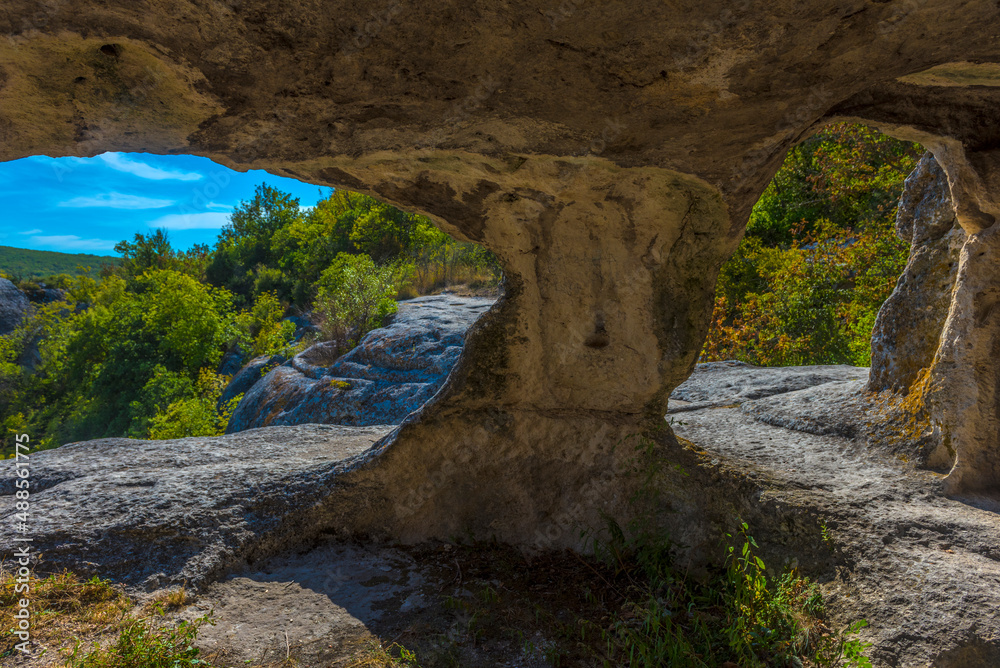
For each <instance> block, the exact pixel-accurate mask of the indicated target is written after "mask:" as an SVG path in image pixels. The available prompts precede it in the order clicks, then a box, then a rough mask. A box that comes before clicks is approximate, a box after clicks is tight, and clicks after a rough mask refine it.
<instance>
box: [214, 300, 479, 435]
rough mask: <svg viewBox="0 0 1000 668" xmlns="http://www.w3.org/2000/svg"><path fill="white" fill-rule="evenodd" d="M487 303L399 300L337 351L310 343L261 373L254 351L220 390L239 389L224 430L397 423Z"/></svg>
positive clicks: (446, 369) (440, 377) (437, 381)
mask: <svg viewBox="0 0 1000 668" xmlns="http://www.w3.org/2000/svg"><path fill="white" fill-rule="evenodd" d="M492 305H493V300H492V299H481V298H474V297H457V296H454V295H438V296H432V297H418V298H417V299H411V300H408V301H404V302H400V304H399V312H398V313H397V314H396V315H395V317H394V318H393V320H392V323H391V324H389V326H387V327H383V328H381V329H376V330H374V331H372V332H369V333H368V334H367V335H365V337H364V338H363V339H362V340H361V342H360V343H359V344H358V346H357V347H356V348H354V349H353V350H351V351H349V352H348V353H347V354H345V355H343V356H341V357H337V356H336V345H335V344H333V343H318V344H315V345H313V346H311V347H310V348H308V349H307V350H305V351H303V352H302V353H300V354H298V355H296V356H295V357H293V358H292V359H291V360H288V361H287V362H285V363H284V364H282V365H281V366H277V367H275V368H274V369H272V370H271V371H269V372H267V375H265V376H264V377H263V378H261V375H262V373H261V372H262V371H263V370H264V368H265V366H266V365H267V364H268V363H269V362H270V360H268V359H265V358H258V359H257V360H254V362H253V363H251V364H250V365H248V366H247V367H246V368H244V370H243V371H241V372H240V374H239V375H238V376H236V377H235V378H234V379H233V382H232V383H231V385H230V388H233V389H232V390H230V388H226V396H229V395H232V396H235V395H236V394H239V393H242V392H246V395H245V396H244V397H243V400H242V401H241V402H240V404H239V406H238V407H237V409H236V411H234V412H233V416H232V418H231V419H230V421H229V426H228V429H227V431H228V432H229V433H233V432H237V431H242V430H244V429H252V428H254V427H265V426H271V425H293V424H309V423H312V424H344V425H355V426H363V425H373V424H398V423H399V422H401V421H402V420H403V418H405V417H406V416H407V415H409V414H410V413H412V412H413V411H415V410H417V409H418V408H420V406H422V405H423V404H424V403H425V402H426V401H427V400H428V399H430V398H431V397H432V396H434V393H435V392H437V391H438V389H440V388H441V386H442V385H443V384H444V381H445V379H446V378H447V377H448V374H449V373H450V372H451V369H452V367H453V366H454V365H455V363H456V362H457V361H458V358H459V357H460V356H461V354H462V349H463V347H464V345H465V332H466V330H468V329H469V327H470V326H471V325H472V323H474V322H475V321H476V320H477V319H478V318H479V317H480V316H481V315H482V314H483V313H485V312H486V311H487V310H489V308H490V306H492ZM224 398H225V397H224Z"/></svg>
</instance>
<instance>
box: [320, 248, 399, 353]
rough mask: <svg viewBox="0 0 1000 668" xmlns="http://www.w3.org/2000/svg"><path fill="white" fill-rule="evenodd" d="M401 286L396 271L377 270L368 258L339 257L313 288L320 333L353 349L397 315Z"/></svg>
mask: <svg viewBox="0 0 1000 668" xmlns="http://www.w3.org/2000/svg"><path fill="white" fill-rule="evenodd" d="M400 283H401V277H400V271H399V269H398V267H395V266H381V267H380V266H378V265H376V264H375V262H374V261H373V260H372V259H371V258H370V257H368V256H367V255H348V254H347V253H341V254H340V255H338V256H337V258H336V259H335V260H334V261H333V264H331V265H330V267H329V268H328V269H327V270H326V271H324V272H323V274H322V276H321V277H320V280H319V281H318V282H317V284H316V288H317V296H316V308H315V311H316V313H317V314H318V315H319V316H320V331H321V332H322V333H323V335H324V337H325V338H326V339H327V340H330V341H336V342H339V343H341V344H342V345H343V346H344V347H345V348H352V347H354V346H355V345H357V342H358V341H360V340H361V337H363V336H364V335H365V334H367V333H368V332H370V331H371V330H373V329H376V328H378V327H381V326H382V323H383V322H384V320H385V318H386V317H387V316H389V315H392V314H393V313H395V312H396V310H397V308H398V307H397V305H396V300H395V296H396V294H397V293H398V292H399V288H400Z"/></svg>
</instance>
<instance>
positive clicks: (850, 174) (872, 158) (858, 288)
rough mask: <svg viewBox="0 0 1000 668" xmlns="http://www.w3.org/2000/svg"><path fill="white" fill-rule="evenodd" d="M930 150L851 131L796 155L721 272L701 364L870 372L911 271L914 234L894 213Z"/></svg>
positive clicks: (837, 131)
mask: <svg viewBox="0 0 1000 668" xmlns="http://www.w3.org/2000/svg"><path fill="white" fill-rule="evenodd" d="M922 153H923V149H922V147H921V146H919V145H918V144H915V143H912V142H905V141H900V140H897V139H893V138H891V137H889V136H887V135H884V134H881V133H879V132H878V131H877V130H874V129H872V128H869V127H867V126H864V125H859V124H852V123H840V124H835V125H831V126H828V127H826V128H824V129H823V130H821V131H820V132H819V133H817V134H815V135H813V136H812V137H810V138H808V139H806V140H805V141H803V142H802V143H800V144H799V145H797V146H796V147H795V148H793V149H792V150H791V151H790V152H789V154H788V156H787V157H786V159H785V162H784V164H783V165H782V167H781V168H780V170H779V171H778V172H777V174H776V175H775V176H774V178H773V179H772V181H771V182H770V183H769V184H768V186H767V189H766V190H765V191H764V194H763V195H762V196H761V198H760V200H759V201H758V202H757V204H756V205H755V206H754V208H753V212H752V214H751V216H750V222H749V224H748V226H747V230H746V234H745V236H744V237H743V240H742V242H741V243H740V245H739V247H738V249H737V250H736V253H735V254H734V255H733V256H732V257H731V258H730V259H729V261H728V262H726V264H725V265H724V266H723V268H722V271H721V273H720V276H719V281H718V286H717V290H716V298H715V307H714V313H713V322H712V329H711V332H710V334H709V336H708V340H707V343H706V345H705V348H704V351H703V353H702V361H716V360H732V359H735V360H740V361H743V362H747V363H750V364H754V365H757V366H793V365H794V366H801V365H817V364H847V365H852V366H859V367H867V366H869V365H870V364H871V359H872V356H871V351H872V347H871V336H872V330H873V328H874V327H875V324H876V318H877V314H878V312H879V309H880V308H881V307H882V304H883V302H885V300H886V299H887V298H889V296H890V294H892V292H893V288H894V286H895V285H896V282H897V279H898V278H899V277H900V275H901V274H902V273H903V269H904V267H905V266H906V261H907V255H908V253H909V247H910V238H908V237H907V238H904V237H905V236H906V234H912V230H911V229H902V228H897V224H896V218H897V209H898V206H899V202H900V197H901V196H902V194H903V189H904V181H905V179H906V178H907V176H908V175H909V174H911V173H912V172H913V171H914V170H915V169H916V168H917V165H918V162H919V160H920V157H921V155H922ZM911 227H912V226H911Z"/></svg>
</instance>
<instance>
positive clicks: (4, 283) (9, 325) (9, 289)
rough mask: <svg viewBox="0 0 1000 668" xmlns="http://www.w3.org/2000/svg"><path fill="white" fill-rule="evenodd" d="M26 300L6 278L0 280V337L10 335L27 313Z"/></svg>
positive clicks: (27, 304) (27, 303)
mask: <svg viewBox="0 0 1000 668" xmlns="http://www.w3.org/2000/svg"><path fill="white" fill-rule="evenodd" d="M28 306H29V302H28V298H27V297H25V296H24V293H23V292H21V291H20V290H18V289H17V286H15V285H14V284H13V283H11V282H10V281H8V280H7V279H6V278H0V335H3V334H10V333H11V332H13V331H14V330H15V329H17V327H18V325H20V324H21V321H22V320H23V319H24V316H25V315H26V314H27V312H28Z"/></svg>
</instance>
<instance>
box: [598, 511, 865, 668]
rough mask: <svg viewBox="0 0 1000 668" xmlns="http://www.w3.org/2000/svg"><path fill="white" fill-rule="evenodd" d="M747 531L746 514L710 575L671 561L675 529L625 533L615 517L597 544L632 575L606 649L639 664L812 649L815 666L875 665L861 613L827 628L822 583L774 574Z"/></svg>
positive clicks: (809, 655) (618, 660) (794, 662)
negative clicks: (700, 576)
mask: <svg viewBox="0 0 1000 668" xmlns="http://www.w3.org/2000/svg"><path fill="white" fill-rule="evenodd" d="M748 531H749V527H748V526H747V524H746V523H742V522H741V523H740V536H739V539H740V540H739V541H738V542H737V543H736V544H735V545H730V546H729V547H728V548H727V550H728V555H729V556H728V559H727V563H726V568H725V570H724V571H722V572H721V573H716V574H714V575H713V576H712V577H711V578H710V579H709V580H707V581H705V580H695V579H693V578H690V577H688V576H687V575H686V574H684V573H681V572H679V571H677V570H676V569H675V568H674V567H673V565H672V563H671V560H670V556H669V555H670V550H671V549H672V544H671V542H670V541H669V540H668V539H666V538H664V537H662V536H660V537H656V536H652V535H646V536H643V537H641V538H639V539H638V540H637V539H634V538H626V533H625V532H624V531H623V530H622V529H621V528H619V527H617V526H616V525H614V524H613V523H611V524H610V527H609V531H608V536H609V538H608V539H607V540H606V541H605V542H603V544H601V545H600V547H601V551H600V554H602V555H604V558H605V559H608V560H609V562H608V563H609V565H611V566H612V567H614V568H615V569H616V570H617V571H618V572H621V573H625V574H627V576H628V581H629V583H630V584H629V586H628V587H627V589H626V591H625V592H624V594H623V596H624V598H625V603H624V604H623V612H622V615H621V616H620V618H619V619H617V620H616V621H615V622H613V624H612V625H611V627H610V629H608V630H606V631H604V638H605V641H606V643H607V655H608V657H609V659H610V660H611V661H613V662H614V664H615V665H628V666H633V667H636V668H640V667H641V668H654V667H656V666H692V667H697V668H708V667H710V666H719V665H723V664H724V663H726V662H732V663H734V664H736V665H739V666H745V667H747V668H751V667H753V668H756V667H760V668H764V667H765V666H781V667H786V666H787V667H790V666H801V665H802V662H803V660H806V659H808V660H811V661H813V662H814V663H815V665H818V666H870V663H867V662H868V659H867V658H865V657H864V650H865V649H866V648H867V647H868V646H869V645H870V644H868V643H863V642H861V641H860V640H858V639H856V638H853V637H852V636H853V635H855V634H856V633H857V632H858V631H859V630H860V629H861V628H862V627H863V626H864V625H865V624H864V622H859V623H856V624H853V625H851V626H850V627H848V628H847V629H845V630H844V631H843V632H842V633H841V634H839V635H838V636H836V637H833V636H831V635H829V634H824V633H823V632H822V630H823V629H824V628H825V627H824V624H823V620H822V616H823V614H824V608H823V599H822V596H821V594H820V592H819V588H818V587H817V585H815V584H814V583H812V582H810V581H809V579H808V578H802V577H800V576H798V575H797V574H796V573H795V572H794V571H789V572H786V573H783V574H782V575H780V576H778V577H770V576H768V575H767V572H766V566H765V564H764V561H763V559H761V558H760V556H758V554H757V549H758V546H757V542H756V541H755V540H754V539H753V537H751V536H750V535H749V533H748ZM729 538H730V539H731V538H732V536H729ZM654 555H655V558H654V559H653V560H652V561H651V560H650V558H651V557H653V556H654Z"/></svg>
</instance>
